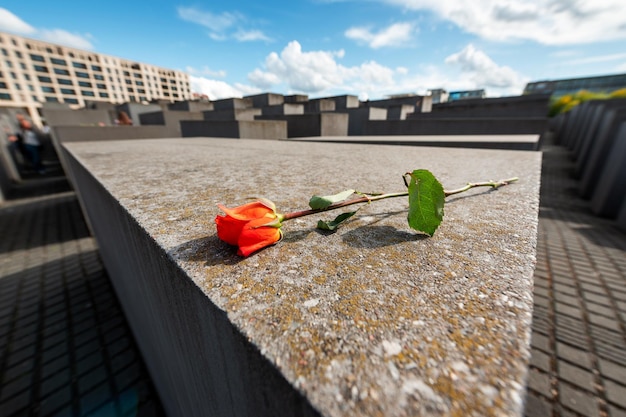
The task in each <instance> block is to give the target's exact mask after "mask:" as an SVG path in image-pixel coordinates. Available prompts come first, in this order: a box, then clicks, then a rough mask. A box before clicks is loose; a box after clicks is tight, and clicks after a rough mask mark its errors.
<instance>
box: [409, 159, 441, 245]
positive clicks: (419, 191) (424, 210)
mask: <svg viewBox="0 0 626 417" xmlns="http://www.w3.org/2000/svg"><path fill="white" fill-rule="evenodd" d="M410 177H411V181H410V183H409V215H408V219H409V226H411V228H413V229H415V230H417V231H420V232H423V233H426V234H427V235H429V236H432V235H433V234H434V233H435V230H437V228H438V227H439V224H440V223H441V220H442V219H443V204H444V202H445V197H446V196H445V193H444V191H443V187H442V185H441V183H440V182H439V181H437V178H435V176H434V175H433V174H432V173H431V172H430V171H428V170H425V169H417V170H415V171H413V172H412V173H410Z"/></svg>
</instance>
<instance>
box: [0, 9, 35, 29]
mask: <svg viewBox="0 0 626 417" xmlns="http://www.w3.org/2000/svg"><path fill="white" fill-rule="evenodd" d="M0 30H2V31H4V32H11V33H17V34H20V35H30V34H33V33H35V32H36V31H37V30H36V29H35V28H34V27H32V26H31V25H29V24H28V23H26V22H24V21H23V20H22V19H20V18H19V17H17V16H16V15H14V14H13V13H11V12H10V11H8V10H7V9H4V8H2V7H0Z"/></svg>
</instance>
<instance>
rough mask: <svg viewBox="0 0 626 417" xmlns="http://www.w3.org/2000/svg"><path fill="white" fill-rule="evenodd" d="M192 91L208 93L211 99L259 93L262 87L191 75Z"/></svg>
mask: <svg viewBox="0 0 626 417" xmlns="http://www.w3.org/2000/svg"><path fill="white" fill-rule="evenodd" d="M189 84H190V88H191V91H192V92H194V93H200V94H206V95H207V96H208V97H209V99H210V100H219V99H222V98H232V97H243V96H245V95H250V94H258V93H260V92H261V90H260V89H258V88H256V87H252V86H248V85H243V84H235V85H231V84H228V83H226V82H224V81H220V80H213V79H210V78H206V77H196V76H194V75H190V76H189Z"/></svg>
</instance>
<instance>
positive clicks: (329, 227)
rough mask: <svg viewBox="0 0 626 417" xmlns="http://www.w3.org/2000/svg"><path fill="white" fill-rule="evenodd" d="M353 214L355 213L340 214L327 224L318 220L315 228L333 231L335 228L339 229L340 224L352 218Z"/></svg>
mask: <svg viewBox="0 0 626 417" xmlns="http://www.w3.org/2000/svg"><path fill="white" fill-rule="evenodd" d="M355 213H356V211H350V212H348V213H343V214H340V215H339V216H337V217H336V218H335V220H332V221H329V222H325V221H324V220H319V221H318V222H317V228H318V229H322V230H335V229H336V228H337V227H339V225H340V224H341V223H343V222H345V221H346V220H348V219H349V218H350V217H352V216H354V214H355Z"/></svg>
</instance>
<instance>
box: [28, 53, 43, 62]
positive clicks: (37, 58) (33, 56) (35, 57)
mask: <svg viewBox="0 0 626 417" xmlns="http://www.w3.org/2000/svg"><path fill="white" fill-rule="evenodd" d="M30 59H32V60H33V61H37V62H46V61H45V60H44V59H43V56H42V55H37V54H30Z"/></svg>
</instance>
